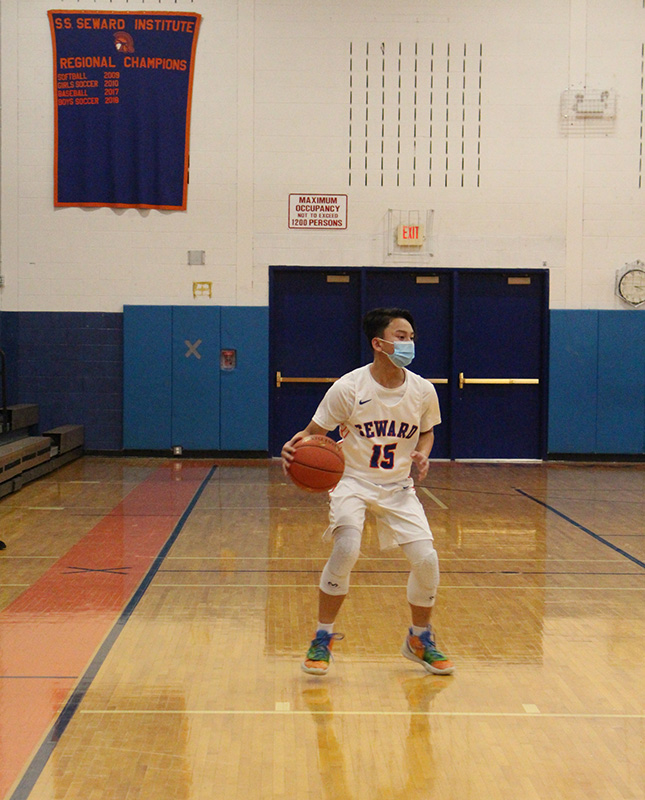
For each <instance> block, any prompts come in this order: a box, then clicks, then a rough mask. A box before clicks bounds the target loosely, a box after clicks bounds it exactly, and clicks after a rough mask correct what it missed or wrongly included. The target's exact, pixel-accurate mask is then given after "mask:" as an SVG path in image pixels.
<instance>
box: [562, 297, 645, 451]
mask: <svg viewBox="0 0 645 800" xmlns="http://www.w3.org/2000/svg"><path fill="white" fill-rule="evenodd" d="M549 380H550V384H549V385H550V391H549V453H583V454H584V453H589V454H592V455H593V454H594V453H598V454H615V455H630V454H631V455H633V454H641V453H645V314H644V313H642V312H641V311H638V310H633V311H632V310H629V309H625V310H624V311H569V310H566V311H565V310H562V311H560V310H554V311H551V355H550V378H549Z"/></svg>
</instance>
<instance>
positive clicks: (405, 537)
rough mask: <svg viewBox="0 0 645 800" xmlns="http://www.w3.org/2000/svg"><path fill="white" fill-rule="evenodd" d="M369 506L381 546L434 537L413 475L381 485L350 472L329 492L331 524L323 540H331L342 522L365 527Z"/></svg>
mask: <svg viewBox="0 0 645 800" xmlns="http://www.w3.org/2000/svg"><path fill="white" fill-rule="evenodd" d="M367 509H369V510H370V511H371V512H372V513H373V514H374V516H375V517H376V530H377V533H378V538H379V545H380V548H381V550H390V549H392V548H394V547H397V546H398V545H401V544H406V542H416V541H419V540H420V539H430V540H432V532H431V530H430V526H429V525H428V520H427V517H426V515H425V511H424V510H423V506H422V505H421V501H420V500H419V498H418V497H417V493H416V491H415V489H414V483H413V481H412V479H411V478H410V479H409V480H407V481H405V482H403V483H390V484H386V485H384V486H379V485H377V484H375V483H371V482H370V481H365V480H362V479H361V478H355V477H350V476H345V477H343V478H341V480H340V482H339V483H338V485H337V486H336V487H334V489H332V491H331V492H330V493H329V527H328V528H327V530H326V531H325V533H324V534H323V540H324V541H331V538H332V535H333V533H334V530H335V529H336V528H337V527H338V526H339V525H349V526H351V527H353V528H358V529H359V530H361V531H362V530H363V525H364V523H365V512H366V510H367Z"/></svg>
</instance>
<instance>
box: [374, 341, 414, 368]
mask: <svg viewBox="0 0 645 800" xmlns="http://www.w3.org/2000/svg"><path fill="white" fill-rule="evenodd" d="M381 341H382V342H384V341H386V340H385V339H381ZM390 344H392V345H394V352H393V353H386V354H385V355H386V356H387V357H388V358H389V359H390V361H391V362H392V363H393V364H394V365H395V366H396V367H407V366H408V364H410V363H411V362H412V359H413V358H414V342H390Z"/></svg>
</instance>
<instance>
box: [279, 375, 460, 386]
mask: <svg viewBox="0 0 645 800" xmlns="http://www.w3.org/2000/svg"><path fill="white" fill-rule="evenodd" d="M337 380H338V378H284V377H283V375H282V373H281V372H276V374H275V385H276V386H277V387H278V389H279V388H280V387H281V386H282V384H283V383H335V382H336V381H337ZM426 380H429V381H430V383H448V378H426Z"/></svg>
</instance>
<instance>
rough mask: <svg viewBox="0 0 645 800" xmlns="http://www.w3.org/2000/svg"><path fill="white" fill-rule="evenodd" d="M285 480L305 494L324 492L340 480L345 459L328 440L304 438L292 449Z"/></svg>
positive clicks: (337, 445)
mask: <svg viewBox="0 0 645 800" xmlns="http://www.w3.org/2000/svg"><path fill="white" fill-rule="evenodd" d="M294 447H295V449H296V452H295V453H294V456H293V461H292V462H291V464H290V465H289V470H288V472H289V477H290V478H291V480H292V481H293V482H294V483H295V484H296V486H298V487H300V488H301V489H305V490H306V491H308V492H327V491H329V489H333V488H334V486H336V484H337V483H338V481H339V480H340V479H341V476H342V474H343V470H344V469H345V458H344V457H343V451H342V450H341V448H340V445H339V444H337V443H336V442H335V441H334V440H333V439H330V438H329V437H328V436H305V438H304V439H300V441H298V442H296V443H295V445H294Z"/></svg>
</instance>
